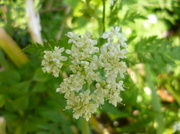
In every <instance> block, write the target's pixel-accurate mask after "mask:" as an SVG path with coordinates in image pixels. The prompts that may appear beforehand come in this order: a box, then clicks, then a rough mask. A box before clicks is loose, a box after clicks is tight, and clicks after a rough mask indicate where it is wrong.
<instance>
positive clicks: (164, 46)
mask: <svg viewBox="0 0 180 134" xmlns="http://www.w3.org/2000/svg"><path fill="white" fill-rule="evenodd" d="M111 26H120V27H121V28H122V29H121V30H122V31H123V33H124V34H125V36H126V37H127V39H128V41H127V43H128V53H127V59H126V62H127V66H128V70H127V73H126V78H125V79H124V84H125V91H124V92H122V94H121V97H122V99H123V104H124V105H123V104H119V105H118V106H117V107H114V106H112V105H111V104H109V103H106V104H105V105H103V106H102V108H100V109H98V110H97V112H96V114H94V115H93V117H92V118H91V119H90V128H91V132H92V134H156V133H157V134H179V133H180V109H179V108H180V1H179V0H151V1H147V0H137V1H136V0H117V1H115V3H114V5H113V6H112V5H110V1H109V0H34V1H33V0H0V134H80V133H81V119H80V120H76V119H73V117H72V111H71V110H64V108H65V106H66V101H65V99H64V97H63V94H59V93H56V91H55V90H56V88H57V87H58V85H59V83H60V82H62V80H63V78H54V77H53V76H50V75H47V74H45V73H43V72H42V70H41V60H42V56H41V54H40V53H39V52H38V50H35V51H37V52H36V53H33V54H31V53H27V52H23V51H22V50H23V49H24V48H25V47H27V46H28V45H29V44H32V45H37V44H35V43H39V44H38V45H39V46H41V45H43V44H44V42H46V43H50V44H54V45H56V44H57V45H60V46H62V43H61V42H63V41H64V42H65V41H66V42H67V37H65V34H66V33H67V32H68V31H73V32H75V33H80V34H84V33H85V32H86V31H90V32H91V33H92V35H93V38H99V37H100V36H101V35H102V33H103V32H104V31H106V30H109V29H110V27H111ZM64 45H66V44H65V43H64Z"/></svg>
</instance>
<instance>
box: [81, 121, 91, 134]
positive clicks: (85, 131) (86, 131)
mask: <svg viewBox="0 0 180 134" xmlns="http://www.w3.org/2000/svg"><path fill="white" fill-rule="evenodd" d="M82 134H90V131H89V125H88V121H86V119H85V118H82Z"/></svg>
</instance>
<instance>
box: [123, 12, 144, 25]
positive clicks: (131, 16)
mask: <svg viewBox="0 0 180 134" xmlns="http://www.w3.org/2000/svg"><path fill="white" fill-rule="evenodd" d="M136 19H146V17H145V16H143V15H141V14H140V13H137V12H136V11H131V10H129V11H127V12H126V14H125V15H124V18H123V20H122V23H124V24H127V23H129V22H133V23H134V22H135V20H136Z"/></svg>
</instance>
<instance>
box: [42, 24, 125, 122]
mask: <svg viewBox="0 0 180 134" xmlns="http://www.w3.org/2000/svg"><path fill="white" fill-rule="evenodd" d="M67 36H68V37H69V41H68V43H69V44H71V49H70V50H66V53H67V54H69V56H68V58H67V57H65V56H62V54H61V53H62V52H63V51H64V48H59V47H55V48H54V50H53V51H45V52H44V53H45V55H44V59H43V60H42V66H43V71H44V72H47V73H52V74H53V75H54V76H55V77H58V76H59V72H60V69H61V67H62V66H63V63H62V62H61V61H64V60H70V63H71V64H70V65H69V69H70V70H71V71H72V74H71V75H70V76H69V77H68V78H65V79H64V80H63V82H62V83H60V86H59V88H57V90H56V91H57V92H60V93H63V94H64V97H65V99H66V100H67V106H66V109H73V117H74V118H76V119H78V118H79V117H84V118H86V120H87V121H88V120H89V118H90V117H91V114H93V113H94V112H95V111H96V110H97V108H98V107H100V105H103V104H104V102H105V100H106V101H108V102H109V103H111V104H113V105H114V106H117V104H118V103H121V101H122V98H121V97H120V93H121V91H124V88H123V81H122V80H119V78H118V77H121V78H124V73H125V72H126V69H127V67H126V63H125V62H124V61H122V59H124V58H126V56H125V54H126V53H127V51H126V47H127V44H126V43H125V41H126V40H127V39H126V38H125V36H124V34H123V33H121V32H120V27H112V28H111V30H110V31H107V32H105V33H103V35H102V38H103V39H104V40H106V42H105V43H104V44H102V46H101V47H100V48H99V47H97V46H96V45H97V43H98V41H97V40H95V39H92V38H91V34H90V33H89V32H86V34H84V35H79V34H74V33H72V32H68V33H67Z"/></svg>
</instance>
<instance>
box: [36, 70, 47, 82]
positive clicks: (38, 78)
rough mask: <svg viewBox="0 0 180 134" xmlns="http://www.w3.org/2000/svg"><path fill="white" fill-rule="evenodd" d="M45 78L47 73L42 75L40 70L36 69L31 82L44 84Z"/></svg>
mask: <svg viewBox="0 0 180 134" xmlns="http://www.w3.org/2000/svg"><path fill="white" fill-rule="evenodd" d="M47 76H48V75H47V73H44V72H43V71H42V68H38V69H37V70H36V72H35V74H34V77H33V80H35V81H37V82H45V81H47V79H48V77H47Z"/></svg>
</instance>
